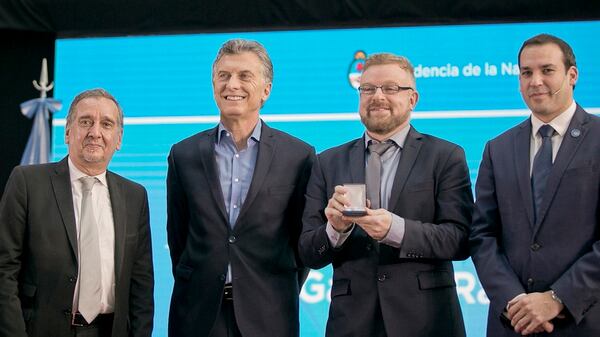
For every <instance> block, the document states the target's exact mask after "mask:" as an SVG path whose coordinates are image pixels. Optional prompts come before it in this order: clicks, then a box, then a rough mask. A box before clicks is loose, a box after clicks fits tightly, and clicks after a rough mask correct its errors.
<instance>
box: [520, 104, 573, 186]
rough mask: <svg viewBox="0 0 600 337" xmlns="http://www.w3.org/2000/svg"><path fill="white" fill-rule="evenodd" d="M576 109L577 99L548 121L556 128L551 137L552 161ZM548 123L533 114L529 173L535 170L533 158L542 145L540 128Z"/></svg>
mask: <svg viewBox="0 0 600 337" xmlns="http://www.w3.org/2000/svg"><path fill="white" fill-rule="evenodd" d="M575 109H577V104H575V101H573V102H572V103H571V105H570V106H569V107H568V108H567V110H565V111H564V112H563V113H561V114H560V115H558V116H556V117H555V118H554V119H553V120H551V121H550V123H547V124H548V125H550V126H551V127H552V128H553V129H554V131H555V132H554V135H553V136H552V137H551V141H552V163H554V159H556V154H557V153H558V150H559V149H560V145H561V144H562V141H563V138H564V137H565V133H566V132H567V129H568V128H569V124H570V123H571V119H573V115H575ZM544 124H546V123H544V122H542V121H541V120H540V119H539V118H537V117H536V116H535V115H534V114H531V141H530V142H529V144H530V147H529V175H530V176H531V173H532V172H533V159H534V158H535V154H536V153H537V152H538V150H539V149H540V147H542V136H540V135H539V134H538V131H539V129H540V128H541V127H542V125H544Z"/></svg>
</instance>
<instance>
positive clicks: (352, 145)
mask: <svg viewBox="0 0 600 337" xmlns="http://www.w3.org/2000/svg"><path fill="white" fill-rule="evenodd" d="M415 85H416V83H415V78H414V72H413V67H412V65H411V64H410V62H409V61H408V60H407V59H405V58H404V57H399V56H395V55H392V54H375V55H372V56H370V57H369V58H368V59H367V60H366V63H365V70H364V72H363V74H362V76H361V79H360V87H359V92H360V104H359V112H360V117H361V120H362V122H363V124H364V125H365V127H366V129H367V130H366V132H365V134H364V136H363V137H361V138H359V139H356V140H353V141H351V142H349V143H346V144H344V145H341V146H338V147H335V148H333V149H330V150H327V151H325V152H323V153H322V154H320V155H319V157H318V160H317V162H316V164H315V165H314V167H313V171H312V175H311V178H310V181H309V184H308V187H307V193H306V199H307V200H306V208H305V211H304V217H303V230H302V235H301V236H300V254H301V257H302V259H303V261H304V262H305V264H306V265H307V266H309V267H311V268H322V267H324V266H326V265H327V264H329V263H331V264H332V265H333V284H332V288H331V307H330V310H329V319H328V321H327V331H326V335H327V336H371V337H379V336H389V337H392V336H394V337H396V336H407V337H408V336H410V337H412V336H430V337H438V336H445V337H447V336H464V335H465V329H464V324H463V319H462V314H461V310H460V306H459V302H458V297H457V294H456V285H455V281H454V270H453V267H452V260H459V259H465V258H466V257H467V256H468V247H467V238H468V226H469V224H470V222H471V212H472V207H473V197H472V195H471V184H470V181H469V170H468V168H467V164H466V161H465V155H464V151H463V150H462V149H461V148H460V147H459V146H457V145H455V144H452V143H449V142H447V141H444V140H442V139H439V138H436V137H433V136H430V135H425V134H422V133H419V132H418V131H417V130H415V129H414V128H413V127H412V126H411V125H410V113H411V111H412V110H413V109H414V107H415V105H416V104H417V101H418V98H419V96H418V93H417V91H416V87H415ZM365 164H366V165H365ZM365 181H366V188H367V197H368V198H369V200H370V206H371V207H369V208H367V209H366V215H363V216H357V217H352V216H345V215H344V214H343V212H344V211H345V210H346V206H348V205H350V200H349V197H348V195H347V193H348V189H347V187H346V186H343V185H344V184H349V183H350V184H352V183H359V184H363V183H365ZM379 185H380V188H379Z"/></svg>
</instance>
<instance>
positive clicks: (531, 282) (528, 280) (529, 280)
mask: <svg viewBox="0 0 600 337" xmlns="http://www.w3.org/2000/svg"><path fill="white" fill-rule="evenodd" d="M527 284H528V285H532V284H533V279H532V278H531V277H530V278H528V279H527Z"/></svg>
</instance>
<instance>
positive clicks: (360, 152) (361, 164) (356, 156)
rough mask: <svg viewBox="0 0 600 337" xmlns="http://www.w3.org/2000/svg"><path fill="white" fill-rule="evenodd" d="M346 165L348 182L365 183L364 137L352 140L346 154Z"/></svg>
mask: <svg viewBox="0 0 600 337" xmlns="http://www.w3.org/2000/svg"><path fill="white" fill-rule="evenodd" d="M348 166H349V167H350V182H352V183H356V184H364V183H365V137H364V136H363V137H362V138H359V139H357V140H356V142H354V144H353V145H352V147H351V148H350V152H349V154H348Z"/></svg>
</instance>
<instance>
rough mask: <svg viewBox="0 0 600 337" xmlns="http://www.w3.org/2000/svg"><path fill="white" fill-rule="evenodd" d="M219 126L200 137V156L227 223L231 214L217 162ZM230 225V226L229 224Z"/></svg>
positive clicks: (214, 195)
mask: <svg viewBox="0 0 600 337" xmlns="http://www.w3.org/2000/svg"><path fill="white" fill-rule="evenodd" d="M217 130H218V126H217V127H216V128H214V129H212V130H210V131H209V132H207V133H206V135H205V136H204V138H203V139H200V142H199V144H198V147H199V150H200V153H199V156H198V157H199V158H200V161H201V162H202V167H203V168H204V172H206V177H207V180H208V181H209V184H208V185H209V186H210V190H211V193H212V195H213V198H215V201H216V202H217V205H218V207H219V211H220V212H221V216H222V217H223V219H224V220H225V223H226V224H228V223H229V216H228V215H227V209H226V208H225V201H224V200H223V191H221V183H220V179H219V172H218V170H217V162H216V159H215V139H216V138H215V137H216V134H217ZM228 227H229V226H228Z"/></svg>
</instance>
